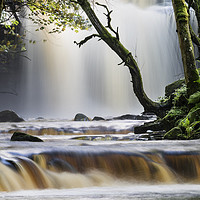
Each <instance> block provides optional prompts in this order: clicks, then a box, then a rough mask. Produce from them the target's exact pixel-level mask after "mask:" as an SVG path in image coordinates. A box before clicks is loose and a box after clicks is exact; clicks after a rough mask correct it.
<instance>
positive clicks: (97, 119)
mask: <svg viewBox="0 0 200 200" xmlns="http://www.w3.org/2000/svg"><path fill="white" fill-rule="evenodd" d="M92 121H105V119H104V118H103V117H97V116H95V117H94V118H93V119H92Z"/></svg>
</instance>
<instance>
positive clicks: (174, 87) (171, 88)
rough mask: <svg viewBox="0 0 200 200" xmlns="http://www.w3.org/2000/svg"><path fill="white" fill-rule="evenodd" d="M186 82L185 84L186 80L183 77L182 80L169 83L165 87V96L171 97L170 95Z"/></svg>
mask: <svg viewBox="0 0 200 200" xmlns="http://www.w3.org/2000/svg"><path fill="white" fill-rule="evenodd" d="M184 84H185V80H184V79H182V80H178V81H175V82H173V83H171V84H169V85H167V86H166V87H165V96H167V97H169V96H170V95H172V94H173V93H174V92H175V90H177V89H179V88H181V87H182V86H183V85H184Z"/></svg>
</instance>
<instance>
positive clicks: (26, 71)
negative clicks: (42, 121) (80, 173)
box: [1, 0, 183, 118]
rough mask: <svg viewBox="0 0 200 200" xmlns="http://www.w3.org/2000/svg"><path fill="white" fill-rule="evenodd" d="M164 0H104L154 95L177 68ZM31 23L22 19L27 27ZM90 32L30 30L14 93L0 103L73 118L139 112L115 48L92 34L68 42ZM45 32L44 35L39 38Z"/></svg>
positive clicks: (21, 111) (173, 76) (167, 5)
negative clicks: (80, 44) (87, 38)
mask: <svg viewBox="0 0 200 200" xmlns="http://www.w3.org/2000/svg"><path fill="white" fill-rule="evenodd" d="M169 2H170V1H166V0H162V1H156V0H154V1H153V0H152V1H146V0H140V1H135V0H133V1H120V0H118V1H115V2H112V1H111V2H109V6H110V8H111V9H113V13H112V19H113V20H112V23H113V27H117V26H118V27H119V34H120V39H121V42H122V43H123V44H124V45H125V47H127V49H129V50H130V51H132V53H133V55H134V56H135V58H136V60H137V62H138V64H139V66H140V69H141V73H142V76H143V81H144V87H145V90H146V92H147V94H148V95H149V96H150V98H152V99H154V100H155V99H157V98H158V97H159V96H162V95H164V87H165V85H167V84H168V83H170V82H172V81H174V80H176V79H178V78H180V77H181V76H182V74H183V73H182V67H181V58H180V53H179V46H178V39H177V35H176V31H175V22H174V17H173V11H172V7H171V4H170V3H169ZM135 3H136V5H135ZM138 5H139V6H141V7H138ZM150 5H152V6H151V7H149V6H150ZM96 12H97V14H98V15H99V16H100V18H102V19H103V21H104V22H105V23H106V21H105V20H106V19H104V18H105V16H104V15H103V14H102V13H103V12H104V10H102V8H97V10H96ZM31 26H32V25H31V24H27V28H28V29H29V30H30V27H31ZM91 32H92V31H80V32H79V33H78V34H76V33H74V32H73V31H71V30H67V31H66V32H65V33H63V34H61V35H53V36H50V35H47V34H46V33H43V34H40V35H39V36H38V35H37V34H36V33H34V31H33V32H32V33H31V34H30V38H31V39H33V40H36V41H37V42H36V44H34V45H33V44H27V49H28V55H27V56H28V57H29V58H30V59H31V61H30V60H24V61H23V66H24V67H23V75H22V76H21V77H22V78H21V87H20V89H18V96H17V97H12V96H9V95H6V96H5V94H4V95H3V97H4V98H5V99H6V100H7V102H10V101H11V103H9V104H8V105H6V106H4V107H3V108H2V107H1V109H5V107H6V109H13V110H15V111H16V112H18V113H19V114H20V115H22V116H24V117H38V116H43V117H54V118H55V117H58V118H63V117H64V118H73V116H74V115H75V114H76V113H78V112H83V113H85V114H87V115H89V116H91V117H93V116H94V115H102V116H111V115H121V114H125V113H133V114H137V113H140V112H142V111H143V109H142V107H141V105H140V104H139V103H138V101H137V99H136V97H135V95H134V93H133V91H132V85H131V83H130V75H129V72H128V70H127V68H126V67H123V66H118V65H117V64H118V63H120V62H121V60H120V59H119V58H118V57H117V56H116V55H115V53H114V52H112V50H110V49H109V47H107V46H106V45H105V44H104V43H103V42H98V41H97V40H95V39H94V40H92V41H89V42H88V43H87V44H85V45H84V46H83V47H82V48H81V49H79V48H78V47H77V46H76V45H75V44H74V43H73V41H74V40H76V41H80V40H81V39H83V38H84V37H85V36H87V35H90V34H91ZM39 37H40V38H41V39H38V38H39ZM46 37H47V38H48V41H47V42H46V43H42V42H41V40H42V39H45V38H46ZM1 96H2V94H1ZM9 99H12V100H13V102H12V100H9ZM6 100H5V103H6ZM1 106H2V105H1Z"/></svg>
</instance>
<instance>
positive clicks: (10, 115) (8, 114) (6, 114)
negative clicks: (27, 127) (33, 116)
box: [0, 110, 24, 122]
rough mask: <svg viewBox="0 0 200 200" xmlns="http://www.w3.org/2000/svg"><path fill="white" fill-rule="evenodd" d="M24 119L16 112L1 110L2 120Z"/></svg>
mask: <svg viewBox="0 0 200 200" xmlns="http://www.w3.org/2000/svg"><path fill="white" fill-rule="evenodd" d="M23 121H24V119H22V118H21V117H19V116H18V115H17V114H16V113H15V112H13V111H10V110H4V111H1V112H0V122H23Z"/></svg>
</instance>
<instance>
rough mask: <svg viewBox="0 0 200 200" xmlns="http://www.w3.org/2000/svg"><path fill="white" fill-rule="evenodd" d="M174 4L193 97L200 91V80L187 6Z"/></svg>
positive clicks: (178, 0)
mask: <svg viewBox="0 0 200 200" xmlns="http://www.w3.org/2000/svg"><path fill="white" fill-rule="evenodd" d="M172 4H173V8H174V13H175V18H176V25H177V32H178V37H179V45H180V49H181V54H182V62H183V68H184V75H185V81H186V84H187V89H188V95H191V94H193V93H195V92H197V91H199V90H200V80H199V74H198V71H197V68H196V61H195V56H194V48H193V44H192V39H191V34H190V29H189V15H188V12H187V5H186V3H185V0H172Z"/></svg>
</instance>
